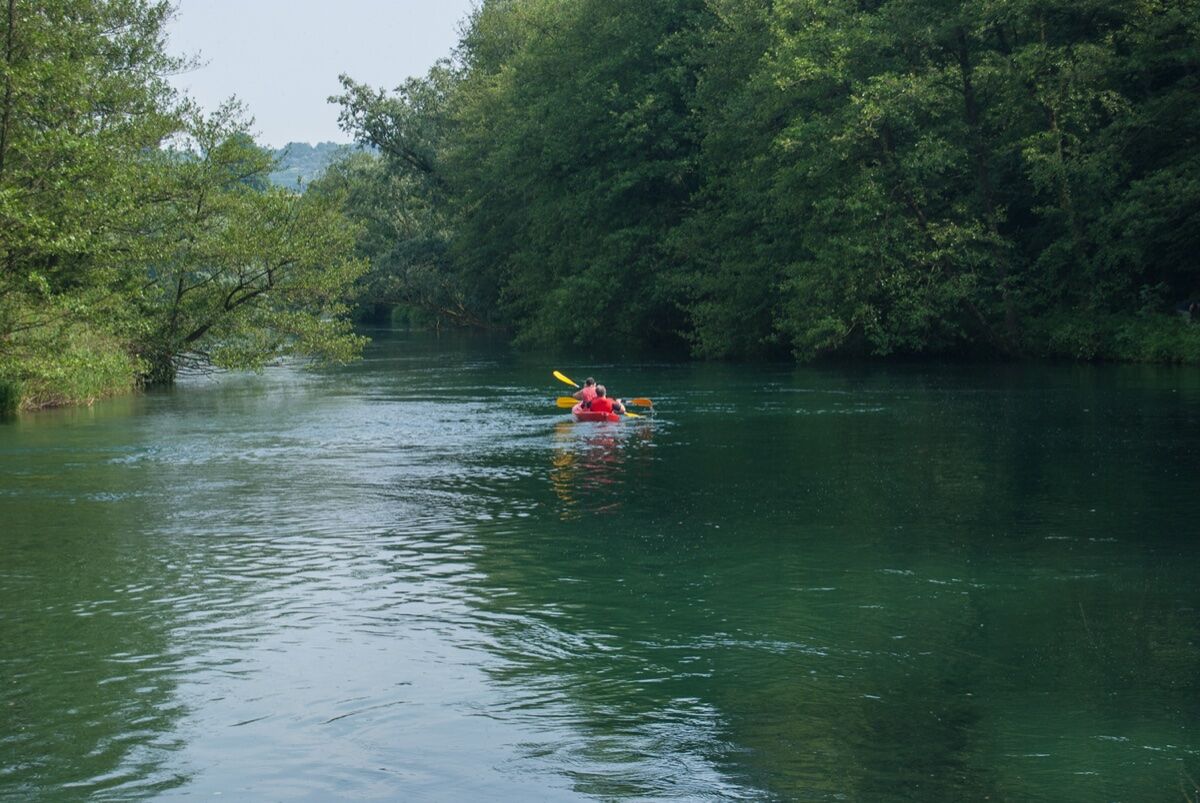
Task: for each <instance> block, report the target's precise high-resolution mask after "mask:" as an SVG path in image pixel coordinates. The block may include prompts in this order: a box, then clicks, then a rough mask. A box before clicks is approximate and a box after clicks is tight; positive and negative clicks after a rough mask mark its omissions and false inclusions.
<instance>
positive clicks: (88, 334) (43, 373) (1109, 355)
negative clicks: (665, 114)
mask: <svg viewBox="0 0 1200 803" xmlns="http://www.w3.org/2000/svg"><path fill="white" fill-rule="evenodd" d="M400 328H404V327H400ZM43 345H44V344H43ZM1020 348H1021V353H1020V354H1017V355H1012V357H1013V359H1016V360H1021V359H1035V360H1041V359H1051V360H1070V361H1075V362H1085V363H1149V364H1164V365H1197V364H1200V325H1196V324H1194V323H1192V322H1190V321H1189V320H1188V319H1187V318H1186V317H1184V316H1181V315H1162V314H1159V315H1144V316H1122V315H1108V316H1104V315H1084V314H1069V315H1067V314H1064V315H1056V316H1052V317H1046V318H1043V319H1040V320H1038V321H1035V322H1032V323H1031V324H1030V325H1029V327H1028V329H1027V330H1026V331H1025V332H1024V334H1023V336H1022V338H1021V339H1020ZM29 352H30V353H31V354H36V355H37V356H36V357H30V358H28V359H25V360H12V359H10V360H9V361H8V362H7V363H0V415H12V414H14V413H16V412H18V411H33V410H41V409H46V408H51V407H65V406H74V405H91V404H93V403H94V402H96V401H98V400H100V399H105V398H110V397H112V396H119V395H122V394H125V393H131V392H134V391H136V390H137V389H138V388H139V387H141V385H142V379H141V378H142V377H143V376H144V374H145V369H144V367H143V366H142V365H141V363H140V362H139V361H138V360H137V359H136V358H135V357H133V356H131V355H129V354H127V353H125V351H124V350H123V349H122V347H121V345H120V344H119V343H118V342H116V341H115V340H113V339H112V338H109V337H105V336H103V335H98V334H97V333H95V332H94V331H85V332H80V333H78V334H76V335H74V336H70V337H68V338H67V339H66V342H65V344H64V346H63V347H62V348H61V349H59V350H57V351H51V350H46V349H44V348H40V349H39V348H31V349H30V350H29ZM904 356H906V357H909V358H910V357H911V356H912V355H904Z"/></svg>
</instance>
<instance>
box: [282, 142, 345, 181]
mask: <svg viewBox="0 0 1200 803" xmlns="http://www.w3.org/2000/svg"><path fill="white" fill-rule="evenodd" d="M358 147H359V146H356V145H341V144H339V143H336V142H321V143H318V144H316V145H309V144H308V143H307V142H289V143H288V144H287V145H285V146H284V147H282V148H280V149H279V150H277V151H275V158H276V159H277V160H278V161H279V169H277V170H276V171H275V172H273V173H271V175H270V179H271V183H272V184H275V185H277V186H280V187H287V188H288V189H301V190H303V188H304V187H307V186H308V185H309V183H311V182H312V181H313V180H314V179H317V178H320V176H321V174H322V173H324V172H325V168H326V167H328V166H329V164H330V163H331V162H333V160H334V159H336V158H337V157H338V156H339V155H341V154H342V153H344V152H346V151H349V150H352V149H357V148H358Z"/></svg>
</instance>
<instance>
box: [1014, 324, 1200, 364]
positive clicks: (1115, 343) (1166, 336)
mask: <svg viewBox="0 0 1200 803" xmlns="http://www.w3.org/2000/svg"><path fill="white" fill-rule="evenodd" d="M1023 346H1024V350H1025V351H1026V352H1027V353H1029V354H1034V355H1039V356H1045V357H1060V358H1066V359H1071V360H1085V361H1094V360H1100V361H1106V360H1107V361H1119V362H1148V363H1190V364H1196V363H1200V323H1198V322H1191V321H1189V320H1188V319H1187V318H1186V317H1184V316H1180V315H1170V316H1168V315H1161V314H1155V315H1117V314H1087V313H1060V314H1058V315H1053V316H1047V317H1045V318H1042V319H1039V320H1036V321H1035V322H1033V324H1032V325H1031V326H1030V327H1029V329H1028V330H1027V332H1026V341H1025V343H1024V344H1023Z"/></svg>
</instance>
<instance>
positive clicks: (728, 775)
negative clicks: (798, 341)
mask: <svg viewBox="0 0 1200 803" xmlns="http://www.w3.org/2000/svg"><path fill="white" fill-rule="evenodd" d="M375 334H376V337H377V339H376V342H375V343H374V344H373V345H372V346H371V347H370V348H369V349H368V351H367V355H366V359H365V360H363V361H362V362H360V363H357V364H355V365H351V366H347V367H345V368H340V369H337V370H326V371H320V372H316V373H312V372H305V371H302V370H299V369H298V368H294V367H278V368H272V369H270V370H268V371H266V372H265V373H264V374H262V375H259V376H253V375H251V376H224V377H219V378H211V377H210V378H194V379H188V380H185V381H183V382H181V383H180V385H179V386H178V387H176V388H174V389H173V390H170V391H163V392H152V393H147V394H144V395H140V396H136V397H132V398H126V399H119V400H114V401H110V402H105V403H101V404H97V405H96V406H95V407H94V408H91V409H73V410H63V411H51V412H45V413H40V414H37V415H23V416H21V417H19V418H18V419H16V420H14V421H10V422H7V423H4V424H0V799H3V800H51V799H53V800H59V799H63V800H71V799H91V800H127V799H140V798H146V797H165V798H174V797H197V798H198V797H204V798H210V797H213V796H214V795H217V794H220V795H223V796H224V797H225V798H226V799H247V800H326V799H336V798H355V799H372V798H375V799H404V800H514V801H525V800H575V799H602V800H618V799H639V800H645V799H652V800H665V799H680V800H700V799H712V800H728V799H745V800H851V801H859V800H862V801H867V800H870V801H881V800H920V801H940V800H953V801H957V800H984V799H990V800H1064V801H1065V800H1128V801H1141V800H1166V801H1170V800H1179V801H1182V800H1185V799H1187V797H1191V798H1193V799H1195V797H1196V793H1195V792H1194V788H1195V783H1194V781H1192V780H1191V779H1192V778H1200V616H1198V612H1197V607H1198V606H1200V582H1198V581H1197V571H1198V568H1200V493H1198V491H1200V483H1198V480H1200V471H1198V468H1200V370H1197V369H1172V368H1149V367H1111V366H1088V367H1077V366H1069V365H1067V366H1062V365H1060V366H1028V365H1024V366H994V365H993V366H940V365H916V366H886V367H885V366H878V365H876V366H850V367H847V366H818V367H802V368H796V367H793V366H761V365H760V366H721V365H693V364H670V363H649V362H643V363H635V364H622V365H588V364H582V365H581V364H579V363H577V362H575V363H573V362H571V361H567V360H562V359H561V358H560V359H558V360H557V361H552V360H550V359H538V358H533V357H530V356H528V355H523V356H518V355H513V354H511V353H510V352H508V351H507V350H506V349H505V348H503V347H501V346H499V345H495V344H491V343H489V342H487V341H484V340H480V339H478V338H468V337H461V336H455V337H443V338H441V339H438V338H435V337H433V336H431V335H423V334H422V335H416V334H413V335H409V334H403V333H387V332H380V333H375ZM554 368H559V369H562V370H563V371H565V372H566V373H567V374H568V375H570V376H573V377H574V378H576V379H582V378H583V376H585V375H587V374H588V373H595V374H596V375H597V377H599V378H600V379H601V381H603V382H606V383H607V384H608V385H609V386H610V388H612V390H613V391H614V392H615V393H616V394H617V395H646V396H650V397H652V398H653V399H654V400H655V402H656V414H655V416H654V417H653V418H647V419H643V420H637V421H635V420H631V419H626V420H624V421H622V422H621V423H620V424H574V423H571V422H570V417H569V415H567V414H565V412H564V411H562V410H559V409H556V408H555V407H554V406H553V405H552V403H551V400H552V399H553V397H555V396H557V395H560V394H562V393H564V392H569V389H568V388H566V387H565V386H563V385H561V384H559V383H557V382H555V381H554V380H553V379H552V378H551V374H550V372H551V370H552V369H554Z"/></svg>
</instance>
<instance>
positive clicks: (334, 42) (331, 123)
mask: <svg viewBox="0 0 1200 803" xmlns="http://www.w3.org/2000/svg"><path fill="white" fill-rule="evenodd" d="M175 5H176V7H177V9H178V10H177V12H176V15H175V20H174V21H173V22H172V23H171V25H170V27H169V29H168V32H169V35H170V39H169V40H168V42H167V51H168V52H170V53H172V54H174V55H198V56H199V57H200V58H201V60H202V61H203V62H206V64H205V66H202V67H200V68H199V69H198V70H195V71H193V72H190V73H186V74H184V75H180V76H177V77H176V78H174V79H173V83H174V84H175V86H176V87H177V88H179V89H182V90H185V91H186V92H187V93H188V94H189V95H191V96H192V97H193V98H195V99H196V100H197V101H198V102H199V103H200V105H201V106H203V107H204V108H205V109H214V108H216V106H217V105H218V104H219V103H221V101H223V100H225V99H227V98H228V97H229V96H230V95H236V96H237V97H238V98H240V99H241V100H242V101H243V102H244V103H245V104H246V105H247V106H248V107H249V111H250V114H252V115H253V116H254V120H255V124H254V130H255V131H256V132H257V133H258V135H259V136H258V137H257V138H258V141H259V143H260V144H262V145H269V146H272V147H276V148H278V147H282V146H283V145H286V144H287V143H288V142H311V143H314V144H315V143H317V142H326V141H332V142H349V141H350V138H349V137H348V136H347V135H346V134H344V133H342V132H341V131H340V130H339V129H338V127H337V114H338V107H337V106H336V105H334V104H331V103H327V102H326V101H325V99H326V98H327V97H329V96H330V95H333V94H337V93H339V92H340V91H341V86H340V84H338V80H337V77H338V73H343V72H344V73H348V74H349V75H350V77H352V78H354V79H355V80H356V81H359V82H361V83H367V84H371V85H372V86H377V87H384V88H387V89H392V88H393V87H396V86H398V85H399V84H400V83H401V82H402V81H403V80H404V79H405V78H407V77H409V76H411V75H423V74H425V72H426V71H427V70H428V69H429V68H430V67H431V66H432V65H433V63H434V62H435V61H436V60H437V59H439V58H442V57H444V56H449V55H450V51H451V49H452V48H453V47H454V45H455V44H456V43H457V42H458V31H459V24H460V23H461V22H462V20H464V19H465V18H466V16H467V14H468V12H469V11H470V10H471V7H472V0H424V2H422V0H341V1H340V2H338V3H331V2H328V0H325V1H324V2H317V0H175Z"/></svg>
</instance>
